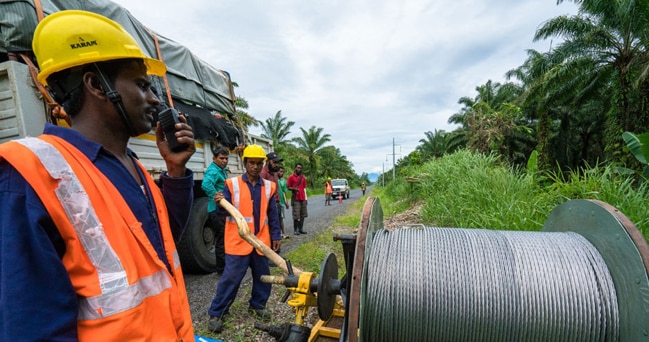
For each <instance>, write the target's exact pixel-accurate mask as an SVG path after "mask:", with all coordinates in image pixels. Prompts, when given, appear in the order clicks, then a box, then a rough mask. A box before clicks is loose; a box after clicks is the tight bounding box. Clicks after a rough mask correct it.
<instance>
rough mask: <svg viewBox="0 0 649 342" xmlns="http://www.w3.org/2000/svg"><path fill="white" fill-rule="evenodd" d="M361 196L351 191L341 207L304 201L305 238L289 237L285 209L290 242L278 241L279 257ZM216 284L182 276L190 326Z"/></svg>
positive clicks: (208, 278) (210, 277)
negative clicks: (185, 289) (189, 313)
mask: <svg viewBox="0 0 649 342" xmlns="http://www.w3.org/2000/svg"><path fill="white" fill-rule="evenodd" d="M361 195H362V192H361V190H360V189H355V190H352V191H351V193H350V195H349V199H345V200H343V201H342V203H339V202H338V200H335V201H334V200H333V199H332V200H331V205H330V206H325V205H324V195H319V196H312V197H310V198H309V201H308V203H309V206H308V213H309V217H307V219H306V220H305V221H304V229H305V230H306V231H307V232H308V234H305V235H298V236H295V235H293V219H292V218H291V214H290V209H289V212H288V213H287V215H286V217H285V218H284V225H285V230H286V233H288V234H289V235H290V238H289V239H285V240H283V241H282V254H284V253H287V252H290V251H292V250H293V249H295V248H296V247H298V246H299V245H301V244H302V243H304V242H306V241H308V240H309V239H310V238H311V237H313V236H314V235H317V234H318V233H320V232H322V231H323V230H325V229H327V228H328V227H329V226H331V223H332V222H333V220H334V218H335V217H336V216H337V215H340V214H342V213H344V211H345V209H346V208H347V207H349V205H351V204H352V203H354V202H356V201H357V200H359V199H360V198H361ZM359 215H360V213H359ZM249 276H250V273H248V276H247V277H249ZM244 281H245V280H244ZM217 282H218V275H217V274H216V273H212V274H207V275H197V274H186V275H185V286H186V288H187V295H188V296H189V305H190V308H191V312H192V318H193V320H194V322H197V321H202V320H204V319H205V317H206V315H207V309H208V308H209V306H210V303H211V301H212V298H213V296H214V293H215V291H216V284H217Z"/></svg>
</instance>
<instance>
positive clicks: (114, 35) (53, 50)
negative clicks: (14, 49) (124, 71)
mask: <svg viewBox="0 0 649 342" xmlns="http://www.w3.org/2000/svg"><path fill="white" fill-rule="evenodd" d="M32 48H33V49H34V54H35V55H36V59H37V61H38V65H39V67H40V69H41V72H40V73H39V74H38V80H39V81H40V82H41V83H43V84H44V85H47V78H48V77H49V76H50V75H52V74H53V73H55V72H58V71H61V70H66V69H70V68H72V67H75V66H80V65H84V64H89V63H94V62H103V61H109V60H114V59H123V58H140V59H142V60H143V62H144V64H145V65H146V69H147V73H148V74H151V75H156V76H164V74H165V73H166V71H167V67H166V66H165V64H164V63H162V62H161V61H159V60H157V59H153V58H150V57H147V56H146V55H145V54H144V52H143V51H142V49H141V48H140V46H139V45H138V44H137V42H136V41H135V39H134V38H133V37H132V36H131V35H130V34H129V33H128V32H126V30H125V29H124V28H123V27H122V26H121V25H120V24H118V23H116V22H114V21H112V20H110V19H108V18H106V17H104V16H101V15H99V14H96V13H92V12H87V11H79V10H67V11H59V12H56V13H53V14H50V15H48V16H47V17H45V19H43V21H41V22H40V23H39V24H38V26H36V31H34V40H33V41H32Z"/></svg>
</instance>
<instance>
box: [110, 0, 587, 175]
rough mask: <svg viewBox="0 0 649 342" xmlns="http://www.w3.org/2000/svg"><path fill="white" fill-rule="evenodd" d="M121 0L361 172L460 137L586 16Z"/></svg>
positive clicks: (281, 0) (448, 7)
mask: <svg viewBox="0 0 649 342" xmlns="http://www.w3.org/2000/svg"><path fill="white" fill-rule="evenodd" d="M116 2H117V3H119V4H121V5H122V6H124V7H125V8H126V9H128V10H129V11H130V12H131V13H132V14H133V15H134V16H135V17H136V18H138V19H139V20H140V21H141V22H142V23H143V24H144V25H146V26H148V27H150V28H152V29H153V30H154V31H156V32H158V33H159V34H161V35H163V36H165V37H167V38H170V39H173V40H175V41H177V42H179V43H181V44H183V45H185V46H187V47H188V48H190V49H191V50H192V52H193V53H194V54H195V55H197V56H198V57H199V58H201V59H203V60H204V61H206V62H208V63H209V64H211V65H213V66H214V67H216V68H218V69H222V70H226V71H228V72H229V73H230V75H231V77H232V80H233V81H235V82H237V83H238V84H239V87H238V88H236V89H235V91H236V93H237V95H238V96H241V97H243V98H245V99H246V100H247V101H248V103H249V104H250V108H249V109H248V112H249V113H250V114H251V115H252V116H254V117H255V118H256V119H258V120H261V121H264V120H266V119H267V118H269V117H272V116H274V115H275V113H276V112H277V111H279V110H281V111H282V114H283V116H284V117H286V118H287V119H288V120H290V121H294V122H295V125H294V126H293V128H292V134H291V136H290V137H294V136H298V135H300V136H301V131H300V129H299V128H300V127H302V128H304V129H305V130H308V129H309V127H311V126H316V127H321V128H323V133H327V134H330V135H331V142H330V144H331V145H334V146H336V147H338V148H339V149H340V151H341V152H342V154H343V155H345V156H347V159H348V160H349V161H351V162H352V163H353V165H354V166H353V167H354V170H355V171H356V173H358V174H359V175H360V174H361V173H363V172H367V173H372V172H381V171H382V169H383V167H385V170H386V171H387V170H389V169H391V167H392V151H393V139H394V144H395V151H396V153H395V154H396V159H397V160H398V158H400V157H404V156H406V155H408V154H409V153H410V152H412V151H413V150H414V149H415V148H416V146H417V145H418V144H419V140H420V139H423V138H425V132H427V131H434V130H435V129H437V130H446V131H452V130H453V129H454V128H455V127H454V126H452V125H449V124H448V118H449V117H450V116H451V115H452V114H453V113H456V112H457V111H458V110H459V109H460V108H461V107H460V106H459V105H458V103H457V101H458V99H459V98H460V97H462V96H470V97H475V95H476V94H477V93H476V91H475V88H476V87H477V86H479V85H482V84H484V83H486V82H487V81H488V80H490V79H491V80H493V81H494V82H501V83H502V82H505V81H506V80H505V78H504V74H505V72H507V71H508V70H510V69H514V68H516V67H518V66H520V65H521V64H522V63H523V62H524V61H525V59H526V50H527V49H536V50H539V51H545V50H547V49H548V48H549V47H550V44H551V42H550V41H543V42H537V43H534V42H532V38H533V35H534V32H535V31H536V29H537V28H538V27H539V26H540V25H541V24H542V23H543V22H545V21H546V20H548V19H550V18H553V17H556V16H559V15H564V14H575V13H576V7H575V5H574V4H573V3H571V2H564V3H562V4H560V5H557V4H556V0H452V1H451V0H446V1H432V0H431V1H424V0H404V1H394V0H373V1H360V0H359V1H356V0H344V1H339V0H328V1H304V0H277V1H268V0H256V1H255V0H238V1H214V0H183V1H178V0H174V1H171V0H138V1H131V0H119V1H116ZM554 44H556V42H554ZM251 133H253V134H260V133H261V129H260V128H252V129H251ZM386 160H387V161H386ZM332 176H335V175H332Z"/></svg>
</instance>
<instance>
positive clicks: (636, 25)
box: [534, 0, 649, 158]
mask: <svg viewBox="0 0 649 342" xmlns="http://www.w3.org/2000/svg"><path fill="white" fill-rule="evenodd" d="M563 1H564V0H558V3H562V2H563ZM574 2H575V3H577V4H578V5H579V14H577V15H574V16H567V15H566V16H559V17H556V18H553V19H550V20H548V21H547V22H546V23H544V24H543V25H542V26H541V28H539V29H538V30H537V32H536V34H535V36H534V40H535V41H538V40H540V39H547V38H550V37H561V38H563V39H564V41H563V42H562V43H561V44H559V46H557V48H556V49H555V51H554V52H553V53H554V54H555V55H556V56H561V57H562V61H563V64H564V68H565V69H566V70H573V71H579V72H580V73H581V76H582V77H580V79H582V80H584V81H582V84H583V85H584V87H583V88H580V90H581V91H582V94H588V93H599V94H610V95H609V96H610V97H611V100H612V101H611V103H614V104H615V106H614V109H613V110H612V111H611V112H610V114H609V115H610V116H609V121H608V125H607V126H608V127H607V134H606V140H607V142H606V145H607V148H608V149H609V150H610V154H611V157H613V158H615V157H616V153H615V152H616V151H617V150H618V149H619V148H621V145H622V144H618V143H617V142H618V140H619V136H620V133H621V132H622V131H638V130H643V129H645V128H646V127H647V124H648V123H649V116H648V115H647V113H645V112H646V111H647V110H646V109H643V108H642V105H643V104H645V103H646V101H647V95H646V94H640V93H638V91H637V87H638V85H640V84H644V83H645V81H646V76H647V70H649V51H648V49H647V47H648V43H649V12H648V11H649V7H648V6H649V5H648V4H647V2H646V1H636V0H621V1H610V0H574ZM605 83H608V86H609V87H610V88H609V89H610V90H611V91H602V89H601V88H599V87H602V84H605ZM597 88H599V89H597Z"/></svg>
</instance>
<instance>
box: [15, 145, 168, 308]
mask: <svg viewBox="0 0 649 342" xmlns="http://www.w3.org/2000/svg"><path fill="white" fill-rule="evenodd" d="M16 142H18V143H20V144H22V145H23V146H25V147H27V148H29V149H30V150H31V151H32V152H33V153H34V155H36V157H37V158H38V159H39V160H40V161H41V163H42V164H43V166H44V167H45V169H46V170H47V172H48V173H49V174H50V175H51V176H52V178H54V179H58V180H59V183H58V184H59V187H58V188H57V189H56V190H55V193H56V196H57V198H58V199H59V201H60V202H61V205H62V206H63V209H64V211H65V213H66V215H67V217H68V219H69V221H70V223H71V224H72V225H73V227H74V229H75V231H76V233H77V235H78V237H79V241H80V242H81V245H82V246H83V249H84V251H85V252H86V254H87V255H88V258H89V259H90V261H91V263H92V265H93V266H94V268H95V269H96V270H97V274H98V275H99V284H100V287H101V292H102V294H100V295H98V296H93V297H88V298H83V297H79V317H78V319H80V320H83V319H98V318H101V317H106V316H111V315H114V314H117V313H120V312H123V311H125V310H128V309H132V308H134V307H136V306H138V305H140V304H141V303H142V302H143V301H144V300H145V299H146V298H147V297H150V296H155V295H158V294H160V293H161V292H162V291H164V290H166V289H168V288H171V286H172V285H171V281H170V279H169V277H168V275H167V274H166V272H165V271H160V272H157V273H155V274H153V275H151V276H150V277H147V278H142V279H140V280H139V281H138V282H137V283H135V284H133V285H129V284H128V281H127V278H126V272H125V271H124V267H123V265H122V263H121V261H120V260H119V257H118V256H117V254H116V253H115V251H114V249H113V248H112V247H111V245H110V243H109V241H108V238H107V237H106V234H105V233H104V228H103V226H102V225H101V222H100V221H99V219H98V217H97V214H96V213H95V210H94V208H93V206H92V205H91V203H90V199H89V198H88V195H87V193H86V191H85V189H84V188H83V186H82V184H81V182H80V181H79V179H78V178H77V177H76V175H75V174H74V172H72V169H71V167H70V165H69V164H68V163H67V161H66V160H65V158H64V157H63V156H62V155H61V153H60V152H59V151H58V150H57V149H56V148H55V147H54V146H52V145H50V144H49V143H47V142H45V141H43V140H41V139H36V138H25V139H20V140H16ZM173 263H174V266H176V265H179V264H180V262H179V259H178V258H177V252H176V253H174V260H173Z"/></svg>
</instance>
